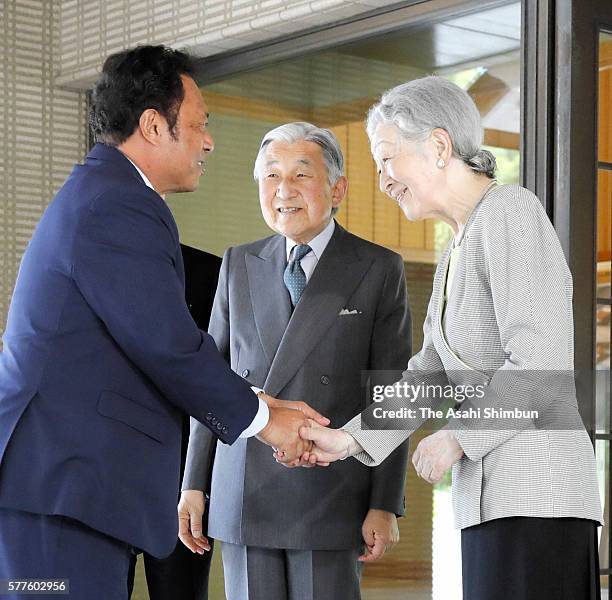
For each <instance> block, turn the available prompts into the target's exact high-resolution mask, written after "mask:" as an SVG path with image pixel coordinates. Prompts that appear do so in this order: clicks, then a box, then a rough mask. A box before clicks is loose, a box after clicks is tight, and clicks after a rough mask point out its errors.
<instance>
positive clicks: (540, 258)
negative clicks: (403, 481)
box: [343, 185, 602, 528]
mask: <svg viewBox="0 0 612 600" xmlns="http://www.w3.org/2000/svg"><path fill="white" fill-rule="evenodd" d="M451 247H452V242H451V243H450V244H449V247H448V248H447V249H446V252H445V253H444V255H443V257H442V259H441V261H440V264H439V265H438V268H437V270H436V273H435V276H434V283H433V291H432V296H431V300H430V302H429V307H428V311H427V317H426V319H425V324H424V327H423V331H424V341H423V348H422V349H421V351H420V352H419V353H418V354H416V355H415V356H414V357H413V358H412V359H411V360H410V362H409V363H408V367H407V369H406V371H405V372H404V373H403V379H402V381H403V382H404V381H405V382H415V380H416V378H417V376H418V378H419V381H421V380H423V377H422V376H423V373H424V372H429V373H431V374H432V375H431V377H432V378H433V377H434V376H435V375H434V374H435V373H437V374H438V379H439V378H440V374H442V377H443V378H445V379H446V380H447V382H448V383H451V384H454V385H456V384H458V383H461V379H462V374H468V373H469V375H470V381H471V382H472V383H473V382H474V378H476V379H477V380H480V381H482V383H483V385H485V386H486V387H485V388H484V389H485V390H486V393H485V394H484V398H483V399H482V400H471V401H470V405H471V406H476V407H477V406H478V405H479V404H480V405H482V406H485V405H486V406H489V407H491V406H493V407H499V408H507V409H510V408H514V407H517V406H519V408H525V409H527V408H529V409H534V408H536V409H537V408H539V409H544V411H545V412H546V410H548V414H549V415H552V417H551V418H550V423H552V426H551V425H550V423H549V424H548V426H546V425H544V426H542V424H540V425H539V426H538V425H536V423H535V422H534V421H532V420H529V419H527V420H522V421H521V422H520V424H517V423H514V422H513V424H512V426H510V427H507V428H495V429H492V428H491V427H486V426H484V425H483V422H482V421H479V420H477V419H467V418H466V419H461V418H454V419H452V420H451V421H449V423H448V425H447V427H449V428H452V429H453V431H454V432H455V435H456V437H457V440H458V442H459V444H460V445H461V447H462V448H463V450H464V452H465V456H464V457H463V458H462V459H461V460H460V461H459V462H458V463H457V464H455V465H454V466H453V472H452V490H453V507H454V512H455V524H456V526H457V527H459V528H465V527H470V526H472V525H476V524H479V523H482V522H485V521H489V520H491V519H498V518H503V517H511V516H527V517H549V518H550V517H578V518H584V519H592V520H594V521H598V522H600V523H601V522H602V512H601V502H600V498H599V492H598V485H597V475H596V468H595V458H594V452H593V446H592V444H591V441H590V438H589V436H588V434H587V432H586V430H585V429H584V427H583V426H582V422H581V421H580V417H579V413H578V407H577V401H576V396H575V389H574V384H573V381H572V382H571V385H567V381H568V379H569V378H568V377H567V376H565V377H563V376H559V377H555V376H554V374H553V373H552V372H557V373H560V374H566V375H568V374H571V372H572V370H573V364H574V355H573V316H572V278H571V274H570V271H569V269H568V267H567V263H566V261H565V257H564V255H563V252H562V249H561V246H560V244H559V240H558V238H557V235H556V233H555V231H554V229H553V227H552V225H551V223H550V221H549V220H548V217H547V216H546V213H545V211H544V209H543V207H542V205H541V204H540V202H539V201H538V199H537V198H536V197H535V196H534V195H533V194H532V193H531V192H530V191H528V190H526V189H524V188H522V187H520V186H518V185H501V186H496V187H493V188H491V189H490V190H489V191H488V192H487V193H486V194H485V195H484V197H483V198H482V200H481V201H480V203H479V204H478V205H477V206H476V208H475V209H474V211H473V212H472V214H471V215H470V218H469V221H468V223H467V224H466V227H465V229H464V233H463V240H462V242H461V247H462V250H461V254H460V256H459V257H458V260H457V264H456V270H455V274H454V278H453V282H452V290H451V294H450V297H449V301H448V304H447V306H446V309H445V310H446V315H445V319H444V326H443V322H442V312H443V311H442V308H443V294H444V285H445V281H446V272H447V268H448V261H449V255H450V251H451ZM378 406H380V407H381V408H384V409H394V408H395V409H397V408H401V407H402V406H412V407H413V408H414V407H418V406H419V400H417V401H416V402H415V404H412V405H411V404H410V401H409V400H407V399H405V398H391V399H388V400H385V401H384V402H382V403H380V404H379V405H378ZM373 408H374V407H369V408H368V409H367V410H366V411H364V412H363V413H362V414H361V415H358V416H357V417H355V418H353V419H352V420H351V421H349V422H348V423H347V424H346V425H345V426H344V427H343V429H344V430H345V431H348V432H349V433H350V434H351V435H352V436H353V437H354V438H355V439H356V440H357V442H358V443H359V444H360V445H361V446H362V448H363V449H364V452H362V453H360V454H358V455H357V456H356V457H355V458H357V459H358V460H359V461H361V462H363V463H365V464H367V465H372V466H373V465H378V464H380V462H381V461H383V460H384V459H385V458H386V457H387V456H388V455H389V454H390V453H391V452H392V451H393V449H394V448H396V447H397V446H398V445H399V444H400V443H401V442H403V441H404V440H405V439H406V438H407V437H408V436H409V435H410V434H411V433H413V431H414V430H415V429H416V428H417V427H418V426H419V425H420V423H419V422H418V421H414V426H411V428H409V429H407V430H402V431H400V430H397V429H393V427H397V426H396V425H393V424H391V423H389V424H387V425H381V427H380V429H378V430H375V429H368V428H367V427H363V428H362V422H361V418H362V417H363V418H364V419H366V422H367V423H371V422H372V421H371V417H372V411H373ZM559 417H560V418H561V421H563V425H562V426H559V427H555V426H554V424H555V422H556V421H555V419H558V418H559ZM368 418H369V419H370V420H368ZM568 423H572V424H571V425H568Z"/></svg>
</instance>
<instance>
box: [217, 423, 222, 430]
mask: <svg viewBox="0 0 612 600" xmlns="http://www.w3.org/2000/svg"><path fill="white" fill-rule="evenodd" d="M217 429H218V430H219V431H223V424H222V423H217Z"/></svg>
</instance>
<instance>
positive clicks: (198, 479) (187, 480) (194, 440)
mask: <svg viewBox="0 0 612 600" xmlns="http://www.w3.org/2000/svg"><path fill="white" fill-rule="evenodd" d="M230 253H231V248H229V249H228V250H227V251H226V252H225V255H224V256H223V262H222V263H221V271H220V272H219V283H218V285H217V293H216V294H215V300H214V302H213V307H212V312H211V314H210V324H209V326H208V332H209V333H210V335H211V336H212V338H213V339H214V340H215V343H216V344H217V348H218V349H219V352H220V354H221V355H222V356H223V357H224V358H225V360H226V361H227V362H228V363H229V362H230V352H229V333H230V332H229V301H228V279H229V275H228V273H229V262H230ZM216 443H217V440H216V438H215V436H214V435H213V434H212V433H211V431H210V430H209V429H208V428H207V427H204V425H202V423H200V422H199V421H198V420H197V419H193V418H192V419H191V427H190V433H189V445H188V446H187V458H186V461H185V473H184V475H183V485H182V489H183V490H201V491H203V492H204V491H207V490H206V486H207V483H208V481H209V476H210V470H211V469H212V464H213V457H214V454H215V445H216Z"/></svg>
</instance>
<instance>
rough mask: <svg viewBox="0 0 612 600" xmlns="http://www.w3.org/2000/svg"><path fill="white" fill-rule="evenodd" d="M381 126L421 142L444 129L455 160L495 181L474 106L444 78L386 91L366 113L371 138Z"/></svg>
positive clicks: (432, 77) (408, 83)
mask: <svg viewBox="0 0 612 600" xmlns="http://www.w3.org/2000/svg"><path fill="white" fill-rule="evenodd" d="M381 123H393V124H394V125H396V126H397V128H398V129H399V130H400V132H401V134H402V136H403V137H405V138H406V139H409V140H411V141H424V140H425V139H427V137H428V136H429V134H430V133H431V132H432V131H433V130H434V129H437V128H440V129H444V130H445V131H446V132H447V133H448V135H449V136H450V139H451V142H452V144H453V154H454V155H455V156H457V157H458V158H460V159H461V160H462V161H463V162H464V163H465V164H466V165H468V167H470V169H472V171H475V172H477V173H484V174H485V175H486V176H487V177H490V178H491V179H493V178H494V177H495V170H496V168H497V163H496V162H495V157H494V156H493V154H491V152H489V151H488V150H484V149H482V148H481V145H482V141H483V134H484V132H483V128H482V122H481V120H480V113H479V112H478V108H476V104H474V101H473V100H472V99H471V98H470V96H469V95H468V94H467V92H465V91H464V90H462V89H461V88H460V87H459V86H458V85H455V84H454V83H452V82H451V81H448V80H447V79H444V78H443V77H438V76H435V75H431V76H429V77H422V78H420V79H414V80H412V81H408V82H407V83H402V84H401V85H398V86H396V87H394V88H391V89H390V90H387V91H386V92H385V93H384V94H383V95H382V98H381V100H380V102H378V103H377V104H375V105H374V106H373V107H372V108H371V109H370V111H369V113H368V118H367V125H366V129H367V132H368V136H369V137H370V138H371V137H372V135H373V134H374V131H375V130H376V127H377V126H378V125H379V124H381Z"/></svg>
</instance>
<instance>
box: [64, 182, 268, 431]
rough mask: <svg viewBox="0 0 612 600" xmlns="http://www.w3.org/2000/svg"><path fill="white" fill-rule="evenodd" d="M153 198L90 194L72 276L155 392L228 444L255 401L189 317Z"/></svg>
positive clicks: (174, 240)
mask: <svg viewBox="0 0 612 600" xmlns="http://www.w3.org/2000/svg"><path fill="white" fill-rule="evenodd" d="M151 194H152V192H151ZM158 201H159V199H157V198H153V197H151V196H150V195H149V193H148V190H147V193H145V192H143V193H141V194H134V193H131V194H129V195H127V194H125V193H124V192H123V191H122V190H116V189H115V190H112V191H110V192H106V193H104V194H103V195H101V196H98V197H97V198H96V199H95V200H94V201H93V202H92V204H91V206H90V209H89V212H88V213H87V214H86V215H85V216H83V217H82V219H81V222H80V224H79V227H78V229H77V233H76V236H75V242H74V244H75V247H74V252H73V256H74V261H73V278H74V281H75V284H76V285H77V287H78V288H79V290H80V292H81V294H82V295H83V297H84V298H85V299H86V301H87V302H88V304H89V305H90V307H91V308H92V310H93V311H94V312H95V313H96V315H97V316H98V317H99V319H100V320H101V322H102V323H103V325H104V327H105V328H106V330H107V331H108V333H109V335H110V336H111V337H112V338H113V339H114V341H115V342H116V344H117V345H118V346H119V347H120V348H121V350H122V351H123V353H124V354H125V355H126V356H127V357H128V358H129V360H130V361H132V362H133V363H134V365H136V366H137V367H138V368H139V369H140V371H141V372H142V373H143V374H144V375H145V376H146V377H147V379H149V380H150V381H151V382H152V383H153V384H154V385H155V387H156V388H157V389H158V390H159V391H160V393H161V394H162V395H163V396H164V397H165V398H166V399H167V400H168V401H169V402H171V403H172V404H174V405H176V406H177V407H178V408H180V409H181V410H182V411H184V412H186V413H188V414H189V415H192V416H193V417H195V418H196V419H198V420H199V421H201V422H202V423H205V424H206V426H207V427H210V428H211V429H212V431H213V432H214V434H215V435H217V436H218V437H219V438H220V439H221V440H222V441H223V442H226V443H232V442H234V440H235V439H236V438H237V437H238V436H239V435H240V433H241V432H242V431H243V430H244V429H246V428H247V426H248V425H249V424H250V423H251V421H252V420H253V417H254V416H255V413H256V412H257V409H258V400H257V398H256V397H255V395H254V394H253V393H252V391H251V390H250V388H249V386H248V384H247V383H246V382H244V381H243V380H242V378H241V377H239V376H238V375H236V374H235V373H233V372H232V371H231V369H230V368H229V365H228V364H227V362H226V361H225V360H224V359H223V357H222V356H221V355H220V354H219V352H218V351H217V348H216V346H215V343H214V341H213V339H212V338H211V337H210V336H209V335H208V334H206V333H204V332H202V331H200V330H199V329H198V327H197V326H196V324H195V322H194V321H193V319H192V317H191V315H190V314H189V310H188V308H187V305H186V303H185V298H184V289H183V285H182V281H181V279H180V277H179V274H178V271H177V267H176V265H175V257H176V256H177V254H178V252H179V246H178V237H177V235H176V230H175V228H174V223H173V222H172V221H171V217H170V215H169V213H168V214H167V215H166V214H165V213H164V210H163V207H161V206H158V205H157V204H156V203H157V202H158Z"/></svg>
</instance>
